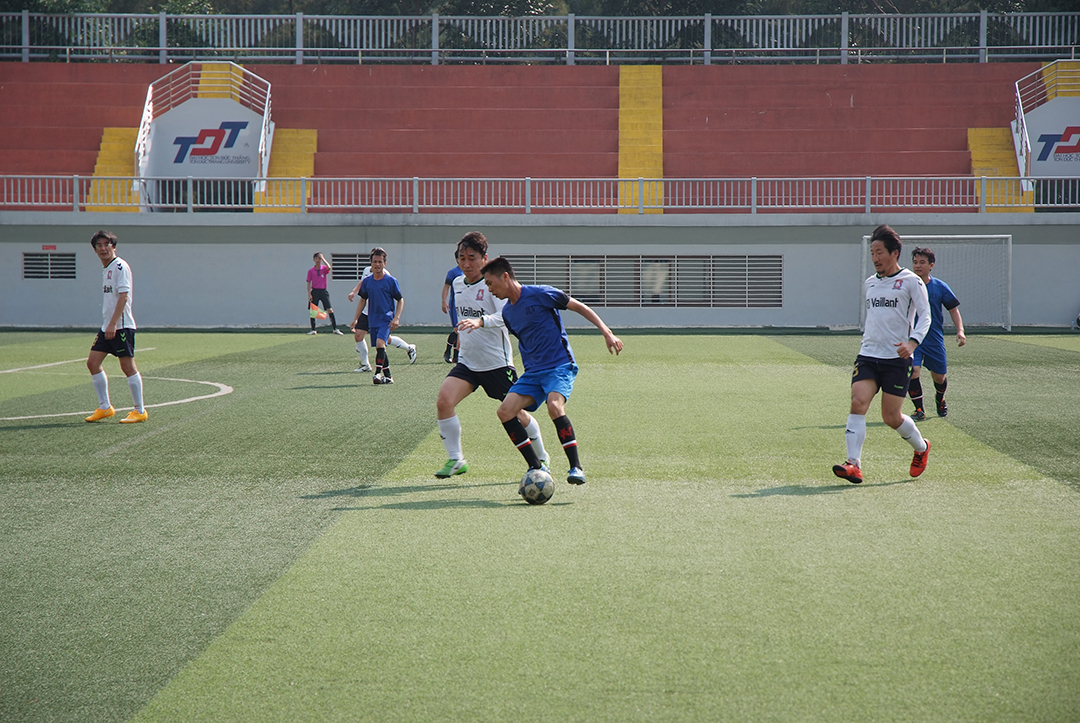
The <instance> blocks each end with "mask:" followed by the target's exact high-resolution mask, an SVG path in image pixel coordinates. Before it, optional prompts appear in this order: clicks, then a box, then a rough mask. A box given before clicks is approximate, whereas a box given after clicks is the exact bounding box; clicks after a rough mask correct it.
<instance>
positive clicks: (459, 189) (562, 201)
mask: <svg viewBox="0 0 1080 723" xmlns="http://www.w3.org/2000/svg"><path fill="white" fill-rule="evenodd" d="M150 199H152V200H150ZM14 210H20V211H25V210H49V211H73V212H80V211H121V210H142V211H154V212H186V213H194V212H198V211H235V212H245V211H291V212H298V213H312V212H333V213H407V214H417V213H462V212H468V213H526V214H530V213H637V214H645V213H650V212H651V213H655V212H665V213H738V214H758V213H792V212H803V213H872V212H885V211H889V212H917V213H918V212H924V213H930V212H934V213H940V212H953V213H982V212H987V211H994V210H998V211H1018V212H1022V211H1080V179H1078V178H1042V177H1037V178H1019V177H1018V178H998V177H987V176H980V177H971V176H960V177H871V176H866V177H861V178H674V179H673V178H668V179H645V178H639V179H614V178H256V179H252V178H231V179H197V178H179V179H178V178H132V177H84V176H0V211H14Z"/></svg>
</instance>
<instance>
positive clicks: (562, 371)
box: [509, 363, 578, 412]
mask: <svg viewBox="0 0 1080 723" xmlns="http://www.w3.org/2000/svg"><path fill="white" fill-rule="evenodd" d="M577 373H578V366H577V364H572V363H571V364H562V365H560V366H557V367H555V368H553V369H544V370H542V371H536V372H530V371H526V372H525V373H524V374H522V375H521V376H520V377H519V378H518V380H517V381H516V382H514V386H512V387H510V392H509V393H510V394H520V395H521V396H523V397H532V399H533V403H532V404H530V405H529V406H527V407H525V409H526V410H528V411H530V412H534V411H536V410H537V409H538V408H539V407H540V405H541V404H543V403H544V402H546V401H547V398H548V394H551V393H552V392H558V393H559V394H561V395H562V396H563V399H569V398H570V393H571V392H572V391H574V379H575V377H577Z"/></svg>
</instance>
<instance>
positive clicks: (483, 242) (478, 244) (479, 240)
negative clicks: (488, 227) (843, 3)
mask: <svg viewBox="0 0 1080 723" xmlns="http://www.w3.org/2000/svg"><path fill="white" fill-rule="evenodd" d="M466 249H472V250H473V251H475V252H476V253H478V254H480V255H481V256H487V252H488V240H487V237H486V236H484V234H482V233H480V232H479V231H469V233H467V234H465V235H464V236H462V237H461V240H460V241H458V245H457V251H456V252H454V258H457V255H458V254H460V253H461V252H462V251H464V250H466Z"/></svg>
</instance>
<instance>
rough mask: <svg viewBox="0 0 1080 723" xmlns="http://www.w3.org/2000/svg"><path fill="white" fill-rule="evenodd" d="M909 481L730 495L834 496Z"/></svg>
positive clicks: (794, 487)
mask: <svg viewBox="0 0 1080 723" xmlns="http://www.w3.org/2000/svg"><path fill="white" fill-rule="evenodd" d="M910 483H911V480H898V481H896V482H876V483H872V484H866V483H863V484H860V485H852V484H847V485H825V486H822V487H816V486H812V485H784V486H783V487H766V488H764V489H760V490H758V491H757V492H750V493H748V494H738V495H732V497H742V498H744V499H757V498H761V497H776V496H778V495H779V496H787V497H807V496H810V495H835V494H840V493H841V492H845V491H847V490H856V489H859V488H865V487H892V486H893V485H906V484H910Z"/></svg>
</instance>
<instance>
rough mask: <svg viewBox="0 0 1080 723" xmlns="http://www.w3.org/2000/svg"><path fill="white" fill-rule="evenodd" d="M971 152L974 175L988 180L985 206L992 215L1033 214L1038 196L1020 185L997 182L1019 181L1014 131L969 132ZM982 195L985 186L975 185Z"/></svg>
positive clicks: (994, 129)
mask: <svg viewBox="0 0 1080 723" xmlns="http://www.w3.org/2000/svg"><path fill="white" fill-rule="evenodd" d="M968 150H969V151H970V152H971V174H972V175H973V176H976V177H977V178H981V177H982V176H986V184H987V193H986V204H987V208H986V210H987V212H989V213H1034V212H1035V194H1034V193H1032V192H1031V191H1024V190H1023V189H1022V188H1021V186H1020V182H1019V181H1015V180H1013V181H998V180H996V179H998V178H1016V177H1017V176H1018V175H1019V169H1018V167H1017V165H1016V152H1015V150H1014V149H1013V140H1012V131H1011V130H1010V129H1008V128H968ZM975 188H976V193H978V194H981V193H982V184H981V183H979V184H977V185H976V187H975Z"/></svg>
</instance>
